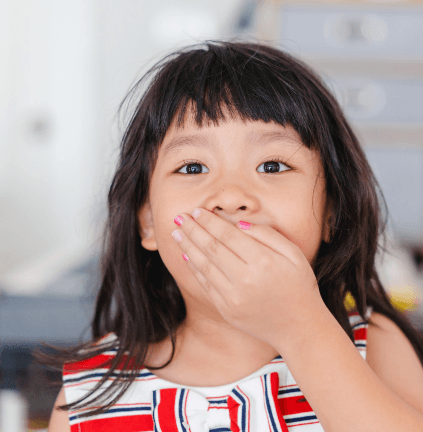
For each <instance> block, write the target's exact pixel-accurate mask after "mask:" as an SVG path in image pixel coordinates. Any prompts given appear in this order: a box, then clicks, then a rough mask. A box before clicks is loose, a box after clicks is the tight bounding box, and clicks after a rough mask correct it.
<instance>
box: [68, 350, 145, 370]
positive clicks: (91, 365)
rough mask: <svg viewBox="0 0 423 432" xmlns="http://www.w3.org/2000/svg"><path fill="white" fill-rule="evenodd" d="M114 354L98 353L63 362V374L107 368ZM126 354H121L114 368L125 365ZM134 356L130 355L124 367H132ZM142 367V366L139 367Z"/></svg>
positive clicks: (121, 367) (133, 365) (117, 368)
mask: <svg viewBox="0 0 423 432" xmlns="http://www.w3.org/2000/svg"><path fill="white" fill-rule="evenodd" d="M114 357H115V356H114V355H106V354H99V355H97V356H95V357H91V358H89V359H86V360H81V361H79V362H73V363H65V364H64V365H63V375H70V374H72V373H78V372H83V371H86V370H90V369H97V368H104V369H109V367H110V366H111V364H112V361H113V359H114ZM127 358H128V356H127V355H126V354H124V355H123V356H122V359H121V361H120V362H119V363H118V364H117V366H116V368H115V370H118V371H119V370H122V369H123V368H124V366H125V361H126V360H127ZM135 365H136V363H135V358H134V357H131V358H130V360H129V363H128V365H127V366H126V369H127V370H129V369H133V368H134V367H135ZM140 368H142V366H141V367H140Z"/></svg>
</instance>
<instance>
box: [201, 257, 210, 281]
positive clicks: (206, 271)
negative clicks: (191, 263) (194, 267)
mask: <svg viewBox="0 0 423 432" xmlns="http://www.w3.org/2000/svg"><path fill="white" fill-rule="evenodd" d="M200 271H201V273H202V274H203V275H204V276H205V277H207V276H208V275H209V274H210V262H209V261H206V262H205V263H204V264H203V265H202V266H201V269H200Z"/></svg>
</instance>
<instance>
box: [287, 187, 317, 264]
mask: <svg viewBox="0 0 423 432" xmlns="http://www.w3.org/2000/svg"><path fill="white" fill-rule="evenodd" d="M320 192H321V191H320V190H318V188H317V187H316V190H315V191H314V202H313V200H312V197H313V193H312V192H310V191H308V192H307V193H305V194H304V195H301V194H298V195H296V196H293V197H292V200H290V201H286V202H285V204H286V205H284V206H283V208H280V212H279V220H280V221H281V222H280V227H281V232H282V234H283V235H284V236H285V237H287V238H288V240H290V241H291V242H292V243H294V244H295V245H296V246H298V247H299V248H300V249H301V251H302V252H303V254H304V255H305V257H306V258H307V260H308V261H309V262H311V261H312V260H313V259H314V258H315V256H316V254H317V251H318V249H319V246H320V243H321V240H322V223H323V205H322V194H321V193H320ZM307 196H309V198H308V199H302V198H301V197H307Z"/></svg>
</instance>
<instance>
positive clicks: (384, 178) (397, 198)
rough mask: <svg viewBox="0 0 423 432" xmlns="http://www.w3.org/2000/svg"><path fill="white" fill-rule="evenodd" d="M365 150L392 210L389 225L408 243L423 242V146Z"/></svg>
mask: <svg viewBox="0 0 423 432" xmlns="http://www.w3.org/2000/svg"><path fill="white" fill-rule="evenodd" d="M404 144H406V143H398V145H397V148H389V149H386V148H385V149H383V148H379V149H366V155H367V158H368V160H369V163H370V165H371V167H372V169H373V171H374V173H375V176H376V178H377V180H378V182H379V184H380V186H381V189H382V192H383V194H384V196H385V199H386V203H387V206H388V212H389V226H390V228H391V229H392V230H393V231H394V232H395V234H397V235H398V236H399V238H400V240H402V241H405V242H407V243H409V244H419V243H421V242H422V241H423V149H422V150H419V149H407V148H401V147H402V146H403V145H404Z"/></svg>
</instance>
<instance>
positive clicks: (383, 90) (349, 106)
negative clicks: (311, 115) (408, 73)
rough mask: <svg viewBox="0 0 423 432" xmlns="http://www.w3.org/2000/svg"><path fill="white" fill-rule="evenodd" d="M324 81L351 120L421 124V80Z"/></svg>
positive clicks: (422, 81) (422, 91)
mask: <svg viewBox="0 0 423 432" xmlns="http://www.w3.org/2000/svg"><path fill="white" fill-rule="evenodd" d="M326 84H327V85H328V87H329V89H331V90H332V92H333V93H334V95H335V97H336V98H337V100H338V102H339V103H340V105H341V107H342V108H343V109H344V112H345V114H346V116H347V117H348V119H349V120H351V121H353V122H356V123H369V122H374V123H415V124H416V123H422V124H423V80H417V79H414V80H399V79H398V80H393V79H390V80H387V79H370V78H359V77H351V78H347V77H342V78H337V77H331V78H330V79H327V80H326Z"/></svg>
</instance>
